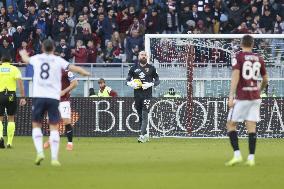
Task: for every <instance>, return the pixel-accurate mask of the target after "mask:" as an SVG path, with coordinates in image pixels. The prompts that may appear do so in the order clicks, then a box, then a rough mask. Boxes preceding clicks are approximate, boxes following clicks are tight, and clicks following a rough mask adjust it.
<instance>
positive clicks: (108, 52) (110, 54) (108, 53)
mask: <svg viewBox="0 0 284 189" xmlns="http://www.w3.org/2000/svg"><path fill="white" fill-rule="evenodd" d="M114 50H115V49H114V48H113V45H112V42H111V41H108V42H107V46H106V49H105V51H104V62H105V63H113V59H114Z"/></svg>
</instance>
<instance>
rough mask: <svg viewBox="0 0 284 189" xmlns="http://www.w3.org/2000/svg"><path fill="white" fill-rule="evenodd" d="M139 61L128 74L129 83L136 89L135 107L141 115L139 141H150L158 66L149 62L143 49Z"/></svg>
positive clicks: (157, 82) (157, 83)
mask: <svg viewBox="0 0 284 189" xmlns="http://www.w3.org/2000/svg"><path fill="white" fill-rule="evenodd" d="M138 59H139V63H138V64H136V65H134V66H133V67H131V68H130V70H129V73H128V76H127V79H126V81H127V85H128V86H130V87H132V88H133V89H134V100H135V108H136V110H137V113H138V116H139V125H140V129H141V134H140V136H139V138H138V142H139V143H144V142H147V141H149V136H148V135H147V124H148V113H149V108H150V100H151V98H152V87H153V86H157V85H159V84H160V80H159V76H158V74H157V71H156V68H155V67H154V66H152V65H150V64H148V63H147V54H146V52H145V51H141V52H140V53H139V56H138Z"/></svg>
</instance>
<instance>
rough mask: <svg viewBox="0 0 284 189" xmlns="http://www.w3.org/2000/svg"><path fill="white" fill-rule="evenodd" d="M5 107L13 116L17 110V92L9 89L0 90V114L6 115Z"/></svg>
mask: <svg viewBox="0 0 284 189" xmlns="http://www.w3.org/2000/svg"><path fill="white" fill-rule="evenodd" d="M5 109H6V111H7V114H8V115H9V116H13V115H15V114H16V111H17V97H16V92H14V91H7V92H0V116H4V115H5Z"/></svg>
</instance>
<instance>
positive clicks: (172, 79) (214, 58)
mask: <svg viewBox="0 0 284 189" xmlns="http://www.w3.org/2000/svg"><path fill="white" fill-rule="evenodd" d="M241 37H242V35H223V36H222V35H221V36H220V35H148V36H146V51H148V53H149V54H150V62H151V63H154V65H155V66H156V67H157V70H158V72H159V74H160V77H161V78H164V79H162V82H161V84H160V85H159V86H158V87H157V88H156V89H155V96H159V97H162V96H163V95H165V94H166V93H167V91H168V89H169V88H174V89H175V92H176V93H177V94H179V95H181V96H182V97H185V98H183V99H179V100H177V99H175V100H174V101H164V102H161V103H159V106H156V107H155V108H156V111H155V114H153V115H151V119H152V120H150V134H151V135H152V136H209V135H208V134H205V133H207V132H208V130H211V131H212V129H213V131H216V132H217V130H218V129H217V127H216V124H217V123H218V124H221V122H222V124H225V120H222V121H221V122H220V121H218V120H213V121H212V120H211V121H212V122H213V123H214V124H215V125H214V126H212V123H211V125H210V124H209V125H208V124H207V123H203V122H204V120H205V118H204V117H205V116H207V117H206V120H207V119H208V115H205V114H204V113H202V112H204V111H203V110H202V108H205V109H206V112H208V110H209V109H210V108H211V107H210V106H209V105H208V101H210V99H211V101H212V100H213V101H214V98H221V97H227V96H228V92H229V87H230V77H231V55H232V53H235V52H238V51H239V50H240V39H241ZM254 37H255V46H254V49H253V50H254V52H256V53H259V54H260V55H261V56H262V57H263V58H264V60H265V63H266V67H267V70H268V73H269V75H270V77H272V78H277V79H272V80H271V81H270V84H269V89H268V95H269V96H283V94H284V82H283V81H282V80H281V79H280V80H279V78H283V69H282V67H283V65H284V35H278V36H276V35H255V36H254ZM191 76H193V78H192V79H190V77H191ZM189 87H190V89H189ZM190 93H192V96H193V97H194V98H193V99H192V98H191V95H190ZM197 97H207V99H206V100H205V101H206V102H205V101H204V99H201V98H200V99H198V98H197ZM192 100H194V101H192ZM202 100H203V101H204V103H207V105H208V106H207V105H204V104H202V106H201V105H199V104H198V102H200V101H202ZM215 100H216V99H215ZM188 101H191V105H192V107H188V105H189V104H190V103H189V102H188ZM218 108H222V109H224V111H219V114H222V113H223V114H226V112H227V110H226V105H224V106H222V107H218ZM178 111H179V112H178ZM212 111H213V110H212ZM177 112H178V113H177ZM188 112H191V115H189V113H188ZM220 116H221V115H220ZM222 116H223V117H224V115H222ZM217 117H218V115H217ZM212 119H215V117H214V116H213V117H212ZM222 127H224V125H223V126H222ZM218 132H220V131H219V130H218ZM221 132H225V130H224V129H223V130H222V131H221ZM223 134H224V133H223ZM215 135H222V134H221V133H219V134H217V133H215Z"/></svg>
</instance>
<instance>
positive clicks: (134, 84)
mask: <svg viewBox="0 0 284 189" xmlns="http://www.w3.org/2000/svg"><path fill="white" fill-rule="evenodd" d="M127 85H128V86H129V87H132V88H133V89H136V88H137V87H138V84H137V83H135V82H134V80H132V81H128V82H127Z"/></svg>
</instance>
